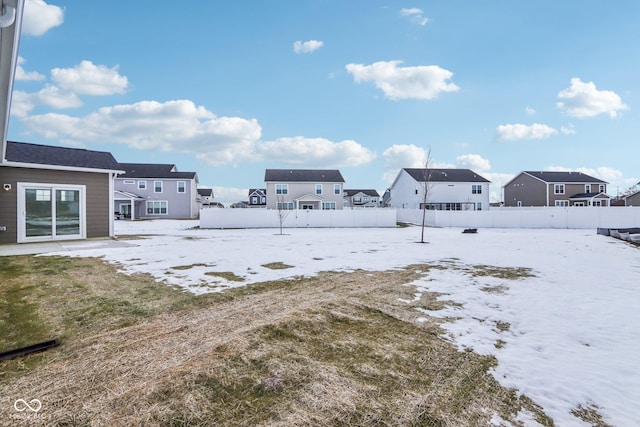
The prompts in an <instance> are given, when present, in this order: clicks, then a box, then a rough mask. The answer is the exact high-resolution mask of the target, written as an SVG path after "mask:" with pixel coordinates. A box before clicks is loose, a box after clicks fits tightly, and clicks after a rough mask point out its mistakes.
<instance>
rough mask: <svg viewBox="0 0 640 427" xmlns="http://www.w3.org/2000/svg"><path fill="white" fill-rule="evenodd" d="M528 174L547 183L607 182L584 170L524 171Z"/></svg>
mask: <svg viewBox="0 0 640 427" xmlns="http://www.w3.org/2000/svg"><path fill="white" fill-rule="evenodd" d="M522 173H526V174H527V175H531V176H532V177H534V178H537V179H539V180H540V181H544V182H547V183H551V182H571V183H587V184H588V183H600V184H607V182H606V181H603V180H601V179H598V178H594V177H592V176H590V175H587V174H586V173H582V172H558V171H524V172H522Z"/></svg>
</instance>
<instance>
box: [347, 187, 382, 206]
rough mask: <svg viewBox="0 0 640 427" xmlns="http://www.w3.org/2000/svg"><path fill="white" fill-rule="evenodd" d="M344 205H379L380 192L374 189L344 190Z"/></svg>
mask: <svg viewBox="0 0 640 427" xmlns="http://www.w3.org/2000/svg"><path fill="white" fill-rule="evenodd" d="M344 206H350V207H353V208H377V207H378V206H380V194H379V193H378V192H377V191H376V190H344Z"/></svg>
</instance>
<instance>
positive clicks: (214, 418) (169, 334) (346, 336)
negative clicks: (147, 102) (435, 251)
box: [0, 256, 553, 426]
mask: <svg viewBox="0 0 640 427" xmlns="http://www.w3.org/2000/svg"><path fill="white" fill-rule="evenodd" d="M430 268H435V267H431V266H429V265H419V266H416V265H414V266H407V267H406V268H404V269H400V270H393V271H386V272H376V273H372V272H366V271H355V272H349V273H336V272H327V273H322V274H320V275H318V276H317V277H313V278H294V279H291V280H284V281H277V282H265V283H260V284H255V285H250V286H246V287H243V288H237V289H232V290H229V291H225V292H224V293H220V294H210V295H202V296H194V295H191V294H188V293H186V292H183V291H180V290H177V289H173V288H171V287H168V286H166V285H163V284H160V283H156V282H155V281H153V280H152V279H151V278H150V277H147V276H125V275H123V274H120V273H118V272H117V269H116V267H114V266H111V265H108V264H106V263H104V262H102V261H101V260H99V259H90V258H64V257H30V256H24V257H3V258H0V351H5V350H9V349H13V348H16V347H19V346H24V345H28V344H33V343H35V342H39V341H44V340H49V339H53V338H58V339H60V340H61V341H62V344H61V345H60V346H59V347H57V348H54V349H51V350H49V351H47V352H44V353H41V354H36V355H31V356H28V357H23V358H20V359H15V360H11V361H5V362H0V396H2V401H1V402H0V405H1V406H0V420H9V421H8V422H9V424H8V425H55V426H89V425H91V426H137V425H145V426H198V425H202V426H205V425H206V426H208V425H216V426H217V425H219V426H484V425H487V424H488V422H489V420H490V418H491V416H492V414H498V415H500V416H501V417H502V418H503V419H505V420H508V421H510V422H511V423H513V424H514V425H521V424H518V422H517V421H515V420H514V418H515V416H516V414H517V412H518V411H520V410H521V409H523V408H526V409H527V410H529V411H530V412H532V413H534V414H535V415H536V417H537V419H538V421H539V422H540V423H541V424H543V425H547V426H551V425H553V421H552V420H550V419H549V418H548V417H547V416H546V415H545V414H544V413H543V411H542V410H541V409H540V408H539V407H537V406H536V405H535V403H533V402H531V401H530V400H529V399H528V398H526V397H525V396H520V395H519V394H518V393H516V392H515V391H514V390H509V389H505V388H503V387H501V386H500V385H499V384H498V383H497V382H496V381H495V380H494V378H493V377H492V376H491V375H490V374H489V373H488V370H489V369H490V368H491V367H492V366H494V365H495V363H496V360H495V359H494V358H492V357H483V356H478V355H476V354H474V353H472V352H459V351H457V349H456V348H455V346H453V345H452V344H451V343H449V342H448V341H446V340H444V339H443V338H441V334H440V333H441V330H440V328H439V326H438V324H437V323H436V322H435V321H427V322H422V323H419V322H417V321H416V319H417V317H418V316H420V317H424V314H423V313H419V312H418V311H417V310H415V308H416V307H429V308H430V309H437V308H438V307H442V306H443V304H445V303H444V302H441V301H437V300H436V297H437V295H435V294H428V293H425V294H424V295H423V296H422V298H421V299H420V300H419V301H415V302H414V303H412V304H407V303H406V302H401V301H399V299H408V300H412V299H413V292H414V289H413V288H412V287H410V286H404V285H405V284H407V283H410V282H412V281H413V280H415V279H417V278H419V277H421V276H422V275H424V274H426V273H427V272H428V270H429V269H430ZM437 268H445V267H442V266H439V267H437ZM446 268H461V267H460V266H458V267H455V265H453V264H452V266H451V267H446ZM464 268H471V267H469V266H466V267H464ZM478 272H479V273H478V274H482V275H495V276H497V277H503V276H504V275H505V274H507V273H508V274H507V275H515V276H516V278H517V275H516V274H515V273H514V272H513V271H510V272H505V271H502V270H501V269H498V268H495V267H489V266H478ZM520 273H522V274H528V272H526V271H523V272H520ZM520 273H518V274H520ZM496 344H499V343H496ZM19 398H22V399H25V400H30V399H35V398H37V399H39V400H40V401H41V402H42V409H41V410H40V411H39V412H38V413H37V414H36V416H34V415H31V414H26V413H19V412H17V411H16V410H15V409H14V407H13V404H14V402H15V400H16V399H19ZM3 422H4V421H0V424H2V423H3ZM38 423H39V424H38ZM3 425H4V424H3Z"/></svg>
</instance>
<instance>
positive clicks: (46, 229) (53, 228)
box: [18, 183, 86, 242]
mask: <svg viewBox="0 0 640 427" xmlns="http://www.w3.org/2000/svg"><path fill="white" fill-rule="evenodd" d="M18 195H19V197H18V203H19V207H20V209H19V212H21V213H22V215H21V216H22V218H21V219H20V218H19V219H18V240H19V241H23V242H28V241H43V240H55V239H59V240H61V239H82V238H85V234H86V233H85V227H84V224H85V220H84V216H85V206H84V186H71V185H53V184H52V185H48V184H25V183H19V184H18Z"/></svg>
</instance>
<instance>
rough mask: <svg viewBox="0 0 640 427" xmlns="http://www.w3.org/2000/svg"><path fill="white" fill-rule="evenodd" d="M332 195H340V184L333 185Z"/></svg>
mask: <svg viewBox="0 0 640 427" xmlns="http://www.w3.org/2000/svg"><path fill="white" fill-rule="evenodd" d="M333 194H342V188H341V185H340V184H333Z"/></svg>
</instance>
